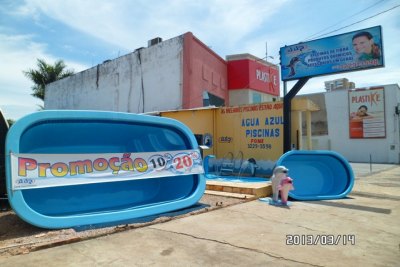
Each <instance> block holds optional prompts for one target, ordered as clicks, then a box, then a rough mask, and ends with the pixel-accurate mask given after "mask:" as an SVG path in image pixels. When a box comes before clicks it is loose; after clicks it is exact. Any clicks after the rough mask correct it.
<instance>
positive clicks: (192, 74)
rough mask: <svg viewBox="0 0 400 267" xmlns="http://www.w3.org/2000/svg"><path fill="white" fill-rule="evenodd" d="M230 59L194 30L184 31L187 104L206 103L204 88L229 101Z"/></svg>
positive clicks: (184, 95)
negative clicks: (228, 75) (207, 43)
mask: <svg viewBox="0 0 400 267" xmlns="http://www.w3.org/2000/svg"><path fill="white" fill-rule="evenodd" d="M227 79H228V78H227V65H226V61H225V60H224V59H223V58H221V57H220V56H218V55H217V54H216V53H215V52H213V51H212V50H211V49H210V48H208V47H207V46H206V45H205V44H204V43H202V42H201V41H200V40H199V39H197V38H196V37H195V36H194V35H193V34H192V33H191V32H188V33H185V34H184V43H183V77H182V81H183V86H182V101H183V103H182V106H183V108H185V109H187V108H196V107H202V106H203V92H204V91H208V92H209V93H211V94H213V95H215V96H218V97H220V98H222V99H225V105H228V104H229V103H228V101H229V99H228V98H229V94H228V82H227Z"/></svg>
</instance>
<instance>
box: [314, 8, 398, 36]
mask: <svg viewBox="0 0 400 267" xmlns="http://www.w3.org/2000/svg"><path fill="white" fill-rule="evenodd" d="M398 7H400V5H397V6H394V7H392V8H389V9H387V10H385V11H382V12H379V13H377V14H375V15H372V16H370V17H368V18H365V19H362V20H359V21H356V22H354V23H352V24H349V25H347V26H343V27H341V28H339V29H336V30H333V31H330V32H327V33H324V34H321V35H318V36H317V37H315V38H314V39H317V38H320V37H323V36H325V35H328V34H331V33H334V32H337V31H340V30H342V29H345V28H348V27H350V26H353V25H355V24H358V23H360V22H363V21H366V20H369V19H372V18H374V17H377V16H379V15H381V14H383V13H386V12H389V11H391V10H393V9H395V8H398Z"/></svg>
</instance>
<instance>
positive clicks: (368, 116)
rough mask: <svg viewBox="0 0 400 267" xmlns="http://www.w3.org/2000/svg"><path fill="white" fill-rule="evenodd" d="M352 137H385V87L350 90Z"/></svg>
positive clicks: (350, 126) (350, 128) (350, 129)
mask: <svg viewBox="0 0 400 267" xmlns="http://www.w3.org/2000/svg"><path fill="white" fill-rule="evenodd" d="M349 114H350V118H349V132H350V138H384V137H386V123H385V94H384V89H383V88H374V89H369V90H366V89H361V90H352V91H349Z"/></svg>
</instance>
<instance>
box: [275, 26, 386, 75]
mask: <svg viewBox="0 0 400 267" xmlns="http://www.w3.org/2000/svg"><path fill="white" fill-rule="evenodd" d="M279 53H280V56H281V76H282V81H289V80H296V79H300V78H303V77H314V76H321V75H326V74H333V73H340V72H348V71H356V70H364V69H371V68H378V67H383V66H384V58H383V45H382V30H381V26H376V27H373V28H368V29H363V30H359V31H354V32H349V33H345V34H341V35H336V36H331V37H327V38H323V39H318V40H314V41H310V42H305V43H299V44H296V45H290V46H285V47H281V49H280V52H279Z"/></svg>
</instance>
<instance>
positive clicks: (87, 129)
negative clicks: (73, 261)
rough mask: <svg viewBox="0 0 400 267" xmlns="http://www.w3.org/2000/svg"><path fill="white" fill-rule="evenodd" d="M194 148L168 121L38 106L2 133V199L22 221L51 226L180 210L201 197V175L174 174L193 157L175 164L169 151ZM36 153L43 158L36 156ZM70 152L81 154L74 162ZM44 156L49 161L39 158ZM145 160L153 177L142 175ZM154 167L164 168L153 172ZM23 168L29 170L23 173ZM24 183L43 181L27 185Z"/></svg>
mask: <svg viewBox="0 0 400 267" xmlns="http://www.w3.org/2000/svg"><path fill="white" fill-rule="evenodd" d="M197 150H198V144H197V142H196V139H195V137H194V135H193V133H192V132H191V130H190V129H189V128H188V127H186V126H185V125H184V124H182V123H180V122H178V121H176V120H172V119H167V118H160V117H154V116H147V115H137V114H128V113H120V112H102V111H40V112H37V113H34V114H31V115H28V116H26V117H24V118H22V119H20V120H18V121H17V122H16V123H15V124H14V125H13V126H12V127H11V129H10V131H9V132H8V135H7V140H6V179H7V180H6V182H7V191H8V196H9V202H10V204H11V206H12V208H13V210H14V211H15V212H16V214H17V215H18V216H19V217H20V218H22V219H23V220H25V221H27V222H28V223H30V224H33V225H36V226H39V227H43V228H53V229H55V228H66V227H76V226H83V225H95V224H112V223H114V222H115V223H117V222H119V221H127V220H131V219H135V218H140V217H145V216H151V215H155V214H160V213H164V212H169V211H173V210H178V209H182V208H186V207H189V206H191V205H194V204H195V203H197V201H198V200H199V199H200V198H201V197H202V195H203V193H204V191H205V177H204V174H202V172H201V170H199V171H198V172H196V173H194V172H183V174H182V173H181V174H179V173H178V171H177V166H182V167H185V168H189V167H191V166H192V165H193V164H192V163H193V162H194V160H193V159H192V158H190V157H189V155H187V156H183V157H182V158H179V160H178V161H177V162H176V163H177V164H175V161H173V160H174V159H176V158H175V157H172V158H171V157H170V155H171V154H172V155H178V154H179V153H180V154H182V153H183V152H181V151H184V152H185V151H189V153H190V156H191V155H195V154H196V153H197ZM167 152H168V153H167ZM110 154H112V155H113V156H109V155H110ZM149 154H150V155H154V156H157V157H153V158H151V157H150V156H148V160H147V162H146V161H145V159H146V157H145V156H146V155H149ZM198 154H199V153H198ZM42 155H44V156H47V159H48V160H49V161H42V162H43V163H40V162H39V161H38V160H36V159H37V157H39V156H42ZM93 155H95V156H93ZM115 155H116V156H115ZM134 155H135V156H134ZM164 155H165V156H164ZM199 155H200V154H199ZM78 156H81V157H87V158H80V159H79V160H76V157H78ZM130 156H131V157H132V159H129V157H130ZM35 157H36V158H35ZM91 157H92V158H93V157H95V158H93V160H91V159H90V158H91ZM71 159H72V160H71ZM124 160H125V161H124ZM50 161H53V162H54V163H51V164H50V163H46V162H50ZM196 161H198V162H197V163H196V164H198V165H196V166H201V165H202V163H201V157H196ZM168 162H173V163H174V164H172V163H171V164H168ZM73 164H74V166H75V169H74V168H73V167H72V166H73ZM124 164H125V165H124ZM153 165H154V168H153V169H152V172H153V173H155V176H153V177H149V176H145V175H144V174H146V175H148V174H147V173H145V171H147V170H150V169H151V168H152V167H151V166H153ZM160 166H161V167H160ZM108 167H109V168H112V173H111V171H110V174H107V175H108V176H107V177H108V178H107V179H108V180H106V179H105V178H104V177H105V176H106V175H103V174H102V173H101V172H100V171H102V170H103V169H104V168H108ZM156 167H157V168H156ZM164 167H165V168H164ZM167 167H168V168H167ZM174 168H175V169H176V170H175V169H174ZM94 169H95V170H96V172H95V171H94ZM201 169H202V167H201ZM34 171H35V172H34ZM162 171H164V173H167V171H172V172H170V173H169V174H168V175H161V174H160V173H163V172H162ZM27 173H28V174H30V173H33V174H32V175H35V176H34V177H33V178H24V176H26V175H27ZM81 173H83V174H81ZM89 173H90V174H89ZM186 173H188V174H186ZM17 174H18V175H17ZM47 174H48V175H49V176H50V174H52V175H53V176H54V178H53V177H52V178H51V179H53V180H54V181H55V182H54V183H50V182H47V181H50V180H51V179H50V178H48V177H47V176H46V175H47ZM77 174H79V175H81V176H82V178H79V179H81V180H79V179H78V178H76V177H77V176H79V175H77ZM91 174H94V175H91ZM136 174H137V177H136V176H135V177H134V175H136ZM142 174H143V175H142ZM139 175H141V176H139ZM157 175H158V176H157ZM21 177H22V178H21ZM102 179H103V180H102ZM72 180H74V181H76V182H75V184H71V183H70V181H72ZM60 181H64V182H65V183H64V182H63V183H61V182H60ZM82 181H83V182H82ZM31 183H37V184H38V183H47V184H45V185H44V186H42V187H39V186H38V187H36V188H35V187H32V188H30V187H29V186H32V184H31ZM20 186H26V187H25V188H23V187H20Z"/></svg>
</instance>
